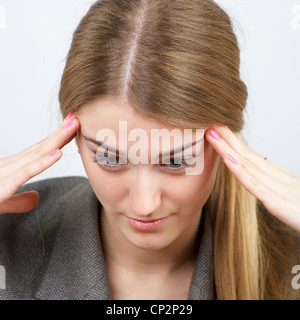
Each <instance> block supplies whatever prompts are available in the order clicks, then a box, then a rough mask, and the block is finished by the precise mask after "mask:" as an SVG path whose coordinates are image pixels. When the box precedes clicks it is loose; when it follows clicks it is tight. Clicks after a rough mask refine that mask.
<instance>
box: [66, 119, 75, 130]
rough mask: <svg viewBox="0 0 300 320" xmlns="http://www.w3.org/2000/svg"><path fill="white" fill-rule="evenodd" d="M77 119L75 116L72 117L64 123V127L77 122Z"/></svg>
mask: <svg viewBox="0 0 300 320" xmlns="http://www.w3.org/2000/svg"><path fill="white" fill-rule="evenodd" d="M75 121H76V120H75V118H73V119H70V120H69V121H68V122H67V123H66V124H65V125H64V128H68V127H70V126H71V125H72V124H74V123H75Z"/></svg>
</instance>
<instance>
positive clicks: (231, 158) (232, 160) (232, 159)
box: [227, 154, 237, 164]
mask: <svg viewBox="0 0 300 320" xmlns="http://www.w3.org/2000/svg"><path fill="white" fill-rule="evenodd" d="M227 159H228V160H229V161H230V162H231V163H233V164H237V161H236V160H235V159H234V157H233V156H232V155H230V154H229V155H228V156H227Z"/></svg>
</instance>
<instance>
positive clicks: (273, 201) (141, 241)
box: [0, 0, 300, 299]
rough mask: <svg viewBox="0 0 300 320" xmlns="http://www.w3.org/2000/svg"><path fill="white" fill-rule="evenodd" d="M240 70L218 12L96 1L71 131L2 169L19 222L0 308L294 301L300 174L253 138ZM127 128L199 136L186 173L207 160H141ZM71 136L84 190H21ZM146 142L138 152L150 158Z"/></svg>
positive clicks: (83, 28)
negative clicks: (246, 125) (96, 302)
mask: <svg viewBox="0 0 300 320" xmlns="http://www.w3.org/2000/svg"><path fill="white" fill-rule="evenodd" d="M239 67H240V57H239V48H238V44H237V40H236V37H235V35H234V33H233V30H232V25H231V22H230V19H229V17H228V16H227V14H226V13H225V12H224V11H223V10H222V9H221V8H220V7H218V6H217V5H216V4H215V3H214V2H213V1H210V0H209V1H203V0H176V1H174V0H161V1H157V0H130V1H128V0H118V1H117V0H102V1H96V2H95V4H94V5H93V6H92V7H91V9H90V10H89V12H88V13H87V14H86V16H85V17H84V18H83V19H82V21H81V23H80V25H79V26H78V28H77V29H76V31H75V33H74V37H73V41H72V45H71V49H70V51H69V54H68V58H67V62H66V67H65V70H64V73H63V76H62V80H61V89H60V93H59V99H60V105H61V112H62V115H63V116H64V118H65V120H64V122H63V124H62V125H61V126H60V127H59V128H58V129H57V130H56V131H55V132H54V133H52V134H51V135H50V136H49V137H48V138H46V139H44V140H43V141H41V142H40V143H38V144H37V145H34V146H32V147H30V148H28V149H26V150H25V151H23V152H21V153H20V154H18V155H15V156H12V157H8V158H5V159H2V160H1V162H0V164H1V166H0V168H1V171H0V172H1V173H0V174H1V180H0V181H1V184H0V188H1V193H0V194H1V198H0V212H1V213H12V214H5V215H1V217H0V218H1V220H0V228H1V230H0V239H1V241H0V245H1V250H0V253H1V256H0V264H1V265H2V266H4V268H5V270H6V288H5V290H1V291H0V297H4V298H16V297H17V298H20V297H21V298H36V299H51V298H58V299H69V298H72V299H74V298H75V299H294V298H297V296H299V292H298V291H297V290H295V289H294V288H293V287H292V285H291V281H292V277H293V274H292V273H291V271H292V268H293V266H294V265H297V264H299V261H300V260H299V238H298V232H299V231H300V200H299V199H300V179H299V177H297V176H295V175H294V174H293V173H292V172H290V171H288V170H286V169H284V168H281V167H279V166H277V165H275V164H273V163H272V162H271V161H269V160H268V159H266V158H264V157H262V156H260V155H258V154H256V153H255V152H254V151H253V150H251V149H249V148H248V147H247V146H246V145H245V144H244V142H243V141H242V138H241V136H240V131H241V130H242V128H243V111H244V108H245V105H246V100H247V89H246V86H245V84H244V83H243V82H242V80H241V79H240V73H239ZM120 124H126V128H127V129H128V131H130V132H131V133H132V132H134V130H136V129H142V130H143V134H144V137H149V136H150V135H151V134H152V133H153V130H167V131H164V132H169V133H170V132H172V130H177V131H176V132H177V133H178V135H179V136H180V135H181V137H182V136H184V133H185V132H187V131H185V130H186V129H188V130H190V131H188V132H190V133H191V132H192V133H193V134H192V139H193V140H191V141H192V142H193V148H192V149H191V150H190V152H192V155H191V156H192V157H193V158H192V159H193V160H195V159H198V158H199V157H200V162H199V163H200V168H201V170H200V171H197V173H196V174H186V173H187V170H188V169H191V168H193V166H194V168H195V162H194V163H193V164H192V163H189V162H188V161H185V160H186V158H185V157H183V156H182V153H180V152H179V153H178V154H179V155H178V156H177V157H176V154H177V151H176V152H172V150H173V149H178V147H179V149H183V144H180V143H177V142H176V141H175V140H176V139H175V138H174V139H173V140H172V139H171V138H170V139H169V143H170V144H169V147H166V146H165V145H163V147H162V148H160V145H159V147H158V152H160V153H165V152H166V153H170V157H171V158H168V162H164V161H163V159H162V158H163V157H161V156H159V160H160V161H159V162H158V163H153V162H151V161H149V162H147V161H146V162H145V163H142V162H137V163H134V161H128V159H126V157H124V153H125V154H127V155H128V158H130V157H129V155H130V154H131V155H132V154H135V155H136V158H138V159H141V154H139V155H137V153H134V152H131V151H132V150H135V151H136V148H135V145H134V143H132V142H134V141H137V140H134V139H127V140H126V141H125V140H124V139H123V138H124V135H123V133H124V132H123V131H122V130H123V129H121V127H120ZM102 129H107V130H108V131H106V132H109V133H111V134H113V133H115V137H116V140H114V139H112V141H113V142H114V143H113V145H108V144H107V141H103V137H102V136H101V134H99V132H100V133H101V130H102ZM178 130H179V131H178ZM196 130H199V132H200V136H199V137H200V138H199V139H198V136H197V139H198V140H199V141H198V140H197V139H196V140H195V131H196ZM121 131H122V134H120V132H121ZM139 132H141V131H139ZM201 132H202V137H201ZM204 132H205V136H203V134H204ZM74 137H76V141H77V144H78V148H79V152H80V154H81V157H82V161H83V164H84V167H85V170H86V172H87V176H88V181H87V180H86V179H84V178H75V177H72V178H60V179H50V180H45V181H41V182H38V183H33V184H30V185H25V186H23V187H21V188H20V186H21V185H23V184H24V183H25V182H26V181H28V180H29V179H30V178H31V177H33V176H35V175H37V174H39V173H40V172H42V171H44V170H46V169H47V168H48V167H50V166H51V165H53V164H54V163H55V162H56V161H58V160H59V159H60V157H61V155H62V152H61V148H62V147H63V146H64V145H66V144H67V143H68V142H70V141H71V140H72V139H73V138H74ZM139 138H140V139H141V140H142V136H140V137H139ZM151 138H152V136H151ZM144 141H145V140H143V143H141V144H140V146H141V148H140V149H139V152H140V153H143V155H142V156H143V157H144V155H145V153H146V151H150V152H151V157H152V151H153V145H152V143H147V144H145V143H144ZM151 142H152V139H151ZM145 145H146V147H145ZM197 145H200V149H197ZM201 146H202V149H201ZM175 147H176V148H175ZM117 148H119V150H118V151H117V150H116V149H117ZM131 148H133V149H131ZM184 150H185V149H184ZM197 150H198V151H199V150H200V151H199V152H198V151H197ZM156 151H157V150H156ZM201 151H202V152H201ZM147 156H148V158H147V157H145V158H143V159H144V160H145V159H146V160H147V159H148V160H149V157H150V156H149V153H148V154H147ZM178 157H179V158H181V159H180V160H179V161H178ZM201 157H202V158H201ZM131 160H132V159H131ZM203 161H204V165H203ZM17 190H18V191H17ZM31 190H33V191H31ZM16 191H17V194H15V195H14V193H15V192H16ZM20 212H24V213H25V212H27V213H25V214H24V215H18V214H16V213H20Z"/></svg>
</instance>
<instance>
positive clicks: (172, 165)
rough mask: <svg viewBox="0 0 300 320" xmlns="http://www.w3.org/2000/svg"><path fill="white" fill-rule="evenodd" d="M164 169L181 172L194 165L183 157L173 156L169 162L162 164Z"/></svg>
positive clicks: (175, 172)
mask: <svg viewBox="0 0 300 320" xmlns="http://www.w3.org/2000/svg"><path fill="white" fill-rule="evenodd" d="M161 166H162V167H163V170H165V171H167V172H170V173H173V174H181V173H184V172H185V169H186V168H188V167H191V166H193V165H189V164H188V163H187V162H186V161H185V159H182V158H171V159H170V162H169V163H167V164H162V165H161Z"/></svg>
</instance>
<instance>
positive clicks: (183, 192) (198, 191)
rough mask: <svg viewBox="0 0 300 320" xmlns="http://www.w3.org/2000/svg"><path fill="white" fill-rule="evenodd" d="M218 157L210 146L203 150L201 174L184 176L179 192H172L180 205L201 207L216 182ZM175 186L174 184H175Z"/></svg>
mask: <svg viewBox="0 0 300 320" xmlns="http://www.w3.org/2000/svg"><path fill="white" fill-rule="evenodd" d="M219 162H220V157H219V156H218V154H217V153H216V152H215V151H214V149H213V148H212V147H211V146H210V145H208V144H207V145H206V148H205V164H204V170H203V172H202V174H200V175H195V176H192V175H191V176H186V177H185V179H183V181H182V184H181V185H180V190H179V189H178V190H176V189H175V191H174V198H175V197H176V198H177V199H178V200H179V201H181V202H182V203H183V202H184V203H185V204H186V205H190V207H202V206H203V205H204V204H205V202H206V201H207V199H208V198H209V196H210V194H211V191H212V188H213V186H214V183H215V180H216V173H217V169H218V166H219ZM175 185H176V184H175Z"/></svg>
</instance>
